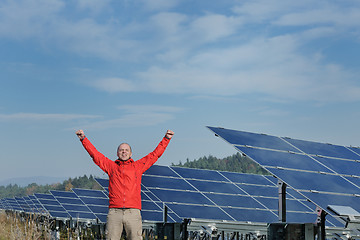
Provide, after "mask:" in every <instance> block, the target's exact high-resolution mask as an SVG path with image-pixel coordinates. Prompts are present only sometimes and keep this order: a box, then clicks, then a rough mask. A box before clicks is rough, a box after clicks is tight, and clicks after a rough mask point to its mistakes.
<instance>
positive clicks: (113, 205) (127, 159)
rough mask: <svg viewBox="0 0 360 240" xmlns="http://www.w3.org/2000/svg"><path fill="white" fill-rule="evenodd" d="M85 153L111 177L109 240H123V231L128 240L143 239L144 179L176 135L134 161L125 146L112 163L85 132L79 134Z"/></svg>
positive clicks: (77, 133) (170, 134) (107, 228)
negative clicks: (142, 197)
mask: <svg viewBox="0 0 360 240" xmlns="http://www.w3.org/2000/svg"><path fill="white" fill-rule="evenodd" d="M76 135H77V136H78V137H79V139H80V141H81V142H82V144H83V146H84V148H85V150H86V151H87V152H88V153H89V155H90V156H91V157H92V159H93V161H94V163H95V164H96V165H98V166H99V167H100V168H101V169H102V170H103V171H104V172H106V173H107V174H108V176H109V213H108V216H107V223H106V230H107V231H106V232H107V239H112V240H113V239H116V240H119V239H120V238H121V234H122V231H123V228H124V229H125V231H126V235H127V238H128V239H131V240H140V239H142V220H141V214H140V210H141V176H142V174H143V173H144V172H145V171H146V170H147V169H149V168H150V167H151V166H152V165H153V164H154V163H155V162H156V161H157V159H158V158H159V157H160V156H161V155H162V154H163V153H164V151H165V149H166V147H167V146H168V144H169V142H170V139H171V138H172V136H173V135H174V132H173V131H171V130H167V132H166V134H165V136H164V138H163V139H162V140H161V142H160V143H159V145H158V146H157V147H156V148H155V150H154V151H153V152H151V153H149V154H148V155H146V156H145V157H143V158H141V159H139V160H137V161H134V160H133V159H132V158H131V156H132V151H131V147H130V145H129V144H127V143H122V144H120V145H119V147H118V149H117V156H118V159H117V160H115V161H112V160H110V159H109V158H107V157H105V156H104V155H103V154H102V153H100V152H99V151H98V150H97V149H96V148H95V147H94V146H93V145H92V143H91V142H90V141H89V139H88V138H87V137H85V133H84V131H83V130H78V131H76Z"/></svg>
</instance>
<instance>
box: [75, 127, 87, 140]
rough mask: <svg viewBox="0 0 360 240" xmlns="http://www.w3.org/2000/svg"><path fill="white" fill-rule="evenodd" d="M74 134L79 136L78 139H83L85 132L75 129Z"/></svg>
mask: <svg viewBox="0 0 360 240" xmlns="http://www.w3.org/2000/svg"><path fill="white" fill-rule="evenodd" d="M75 133H76V135H77V136H78V137H79V139H80V140H83V139H84V138H85V133H84V131H83V130H81V129H80V130H77V131H76V132H75Z"/></svg>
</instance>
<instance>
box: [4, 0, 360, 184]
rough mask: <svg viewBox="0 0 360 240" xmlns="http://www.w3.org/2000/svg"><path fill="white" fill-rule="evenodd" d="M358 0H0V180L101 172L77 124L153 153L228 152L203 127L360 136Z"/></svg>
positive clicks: (105, 142)
mask: <svg viewBox="0 0 360 240" xmlns="http://www.w3.org/2000/svg"><path fill="white" fill-rule="evenodd" d="M359 62H360V2H359V1H357V0H356V1H355V0H354V1H352V0H341V1H340V0H339V1H336V0H333V1H330V0H328V1H323V0H319V1H313V0H311V1H310V0H303V1H286V2H284V1H281V0H241V1H240V0H237V1H235V0H228V1H213V0H197V1H189V0H181V1H180V0H132V1H129V0H113V1H111V0H77V1H72V0H67V1H65V0H18V1H11V0H4V1H1V2H0V79H1V80H0V81H1V87H0V100H1V101H0V132H1V135H0V146H1V148H0V159H1V168H0V180H4V179H8V178H14V177H28V176H54V177H75V176H80V175H83V174H95V175H97V176H104V175H103V174H102V172H101V170H99V169H98V168H97V166H95V165H94V164H93V163H92V162H91V160H90V158H89V157H88V155H87V154H86V152H85V151H84V150H83V149H82V146H81V144H80V143H79V142H78V140H77V138H76V136H75V134H74V132H75V130H77V129H80V128H81V129H84V131H85V133H86V135H87V136H88V137H89V139H90V140H92V142H93V143H94V145H95V146H96V147H97V148H98V149H99V150H100V151H101V152H103V153H104V154H105V155H106V156H108V157H110V158H112V159H115V157H116V148H117V146H118V144H119V143H121V142H128V143H130V144H131V145H132V147H133V151H134V154H133V157H134V158H135V159H138V158H140V157H142V156H144V155H145V154H147V153H148V152H150V151H152V150H153V149H154V147H155V146H156V145H157V143H158V142H159V141H160V139H161V138H162V137H163V135H164V134H165V132H166V130H167V129H172V130H173V131H174V132H175V136H174V138H173V140H172V142H171V144H170V145H169V147H168V149H167V151H166V152H165V154H164V155H163V157H162V158H161V159H160V160H159V161H158V164H161V165H169V164H171V163H178V162H179V161H182V162H184V161H186V159H187V158H189V159H190V160H193V159H196V158H199V157H202V156H208V155H213V156H216V157H225V156H229V155H232V154H234V153H236V150H235V149H234V148H233V147H231V146H229V145H228V144H227V143H225V142H224V141H222V140H221V139H218V138H216V137H214V135H213V134H212V133H211V132H210V131H209V130H207V129H206V126H220V127H225V128H232V129H237V130H243V131H250V132H257V133H267V134H271V135H277V136H288V137H292V138H298V139H304V140H313V141H319V142H329V143H333V144H340V145H352V146H359V145H360V139H359V136H360V128H359V119H360V111H359V103H360V81H359Z"/></svg>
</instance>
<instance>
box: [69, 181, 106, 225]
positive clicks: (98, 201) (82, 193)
mask: <svg viewBox="0 0 360 240" xmlns="http://www.w3.org/2000/svg"><path fill="white" fill-rule="evenodd" d="M72 190H73V192H74V193H75V194H76V195H77V196H78V197H79V199H81V201H82V202H83V203H84V204H85V205H86V206H87V207H88V208H89V209H90V211H91V212H92V213H93V214H94V215H95V216H96V217H97V218H98V219H99V220H100V221H101V222H106V216H107V213H108V211H109V198H108V196H107V195H106V194H105V193H104V191H99V190H88V189H79V188H74V189H72Z"/></svg>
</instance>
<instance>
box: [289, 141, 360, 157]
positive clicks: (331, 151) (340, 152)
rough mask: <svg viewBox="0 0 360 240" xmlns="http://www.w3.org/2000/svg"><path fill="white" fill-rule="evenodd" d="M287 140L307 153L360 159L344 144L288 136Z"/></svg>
mask: <svg viewBox="0 0 360 240" xmlns="http://www.w3.org/2000/svg"><path fill="white" fill-rule="evenodd" d="M286 141H287V142H288V143H289V144H292V145H293V146H295V147H296V148H298V149H300V150H301V151H302V152H304V153H306V154H311V155H320V156H327V157H334V158H344V159H353V160H360V155H358V154H356V153H354V152H352V151H350V150H349V149H348V148H346V147H344V146H338V145H332V144H325V143H318V142H310V141H304V140H297V139H291V138H286Z"/></svg>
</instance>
